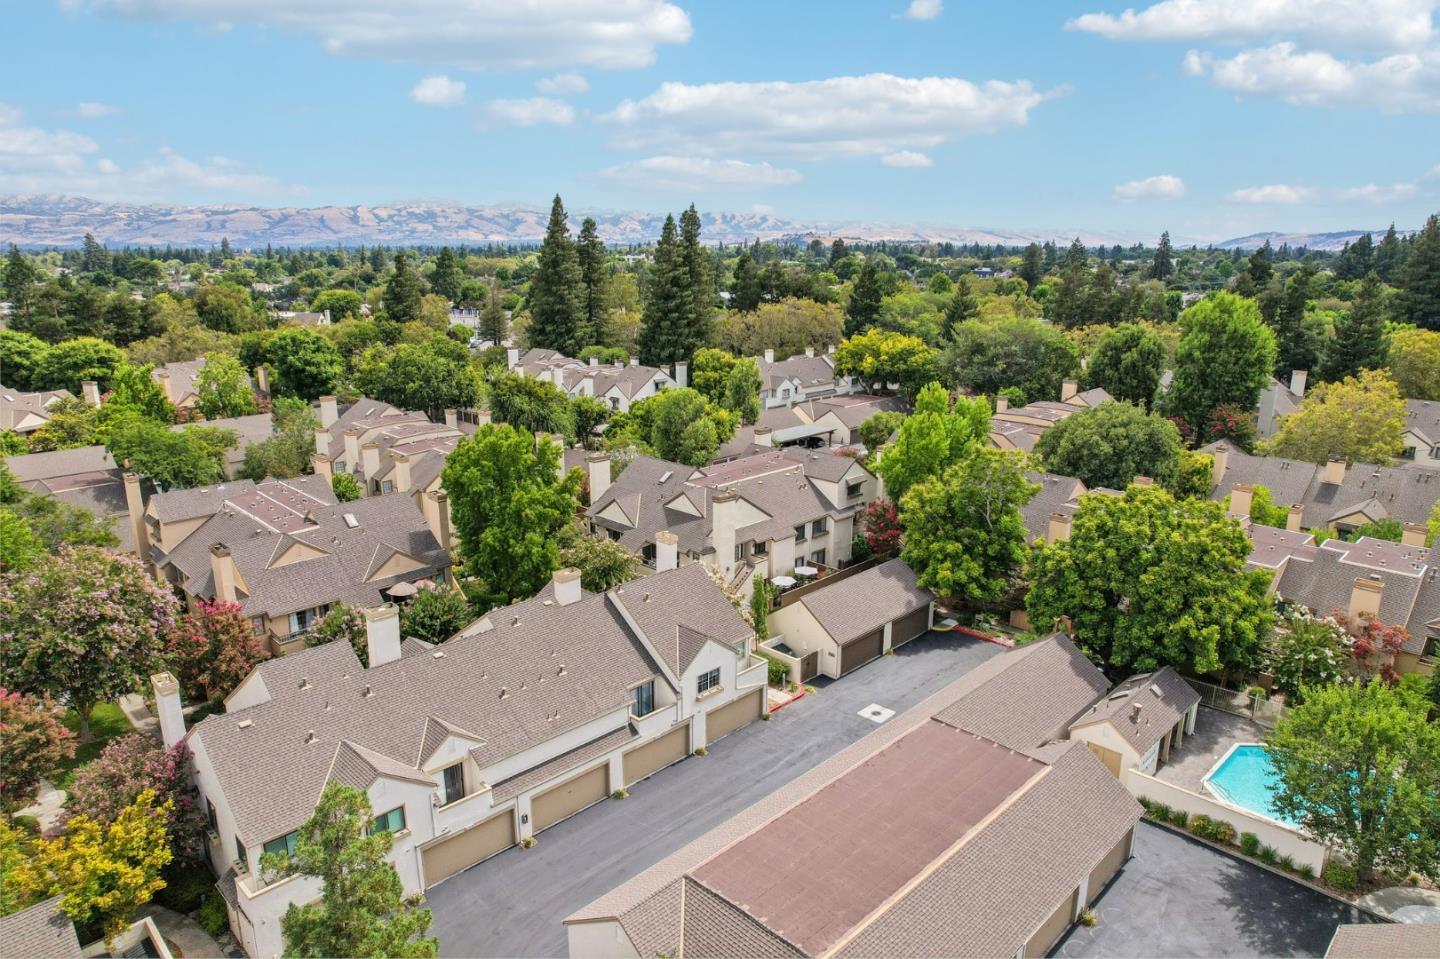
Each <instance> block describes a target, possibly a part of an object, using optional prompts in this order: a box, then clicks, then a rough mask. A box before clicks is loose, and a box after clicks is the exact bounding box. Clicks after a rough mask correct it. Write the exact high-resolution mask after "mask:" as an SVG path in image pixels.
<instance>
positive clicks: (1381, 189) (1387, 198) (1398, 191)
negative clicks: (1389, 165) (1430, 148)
mask: <svg viewBox="0 0 1440 959" xmlns="http://www.w3.org/2000/svg"><path fill="white" fill-rule="evenodd" d="M1418 189H1419V188H1418V187H1417V186H1416V185H1415V184H1413V183H1392V184H1391V185H1390V186H1378V185H1377V184H1374V183H1367V184H1365V185H1364V186H1356V187H1351V188H1350V189H1348V190H1341V191H1340V199H1342V200H1348V201H1352V202H1356V203H1375V204H1382V203H1395V202H1397V201H1399V200H1408V199H1410V198H1411V197H1412V196H1414V195H1415V194H1416V192H1417V191H1418Z"/></svg>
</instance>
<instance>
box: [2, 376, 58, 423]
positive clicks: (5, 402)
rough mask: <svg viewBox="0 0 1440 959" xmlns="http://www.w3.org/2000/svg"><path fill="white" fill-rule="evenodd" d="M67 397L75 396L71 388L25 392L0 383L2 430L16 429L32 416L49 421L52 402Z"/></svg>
mask: <svg viewBox="0 0 1440 959" xmlns="http://www.w3.org/2000/svg"><path fill="white" fill-rule="evenodd" d="M67 397H68V398H71V399H73V398H74V397H73V395H72V394H71V392H70V391H69V390H47V391H43V392H37V393H25V392H21V391H20V390H15V389H11V388H10V387H8V386H3V385H0V430H13V429H16V428H17V427H19V426H20V425H21V422H22V421H23V420H25V419H26V418H28V417H31V416H34V417H36V418H37V419H41V420H46V421H48V420H49V419H50V413H49V409H48V408H49V406H50V404H51V403H54V402H55V401H56V400H60V399H65V398H67ZM32 428H33V427H32Z"/></svg>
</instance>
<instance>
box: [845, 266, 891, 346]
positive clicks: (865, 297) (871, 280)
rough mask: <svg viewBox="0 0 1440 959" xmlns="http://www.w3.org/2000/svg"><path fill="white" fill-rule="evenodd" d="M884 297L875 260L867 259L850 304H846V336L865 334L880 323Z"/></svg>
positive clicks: (853, 290) (851, 295) (851, 293)
mask: <svg viewBox="0 0 1440 959" xmlns="http://www.w3.org/2000/svg"><path fill="white" fill-rule="evenodd" d="M883 299H884V295H883V293H882V291H881V289H880V275H879V273H878V272H877V271H876V269H875V260H874V259H873V258H871V257H866V258H865V265H864V266H863V267H861V268H860V275H859V276H857V277H856V278H855V285H854V286H853V287H851V289H850V302H849V303H847V304H845V335H846V336H854V335H856V334H857V333H864V332H865V331H866V330H868V329H870V327H872V326H874V325H875V324H876V323H878V322H880V303H881V301H882V300H883Z"/></svg>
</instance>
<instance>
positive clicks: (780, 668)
mask: <svg viewBox="0 0 1440 959" xmlns="http://www.w3.org/2000/svg"><path fill="white" fill-rule="evenodd" d="M755 652H756V654H757V655H758V656H759V657H760V658H761V659H763V660H765V663H766V667H765V673H766V679H767V681H768V682H769V683H770V685H771V686H774V687H775V688H776V689H784V688H785V683H786V682H788V681H789V679H790V667H789V666H787V665H786V664H785V663H782V662H781V661H780V660H778V659H776V658H775V657H774V656H771V655H769V654H768V653H766V652H765V650H763V649H756V650H755Z"/></svg>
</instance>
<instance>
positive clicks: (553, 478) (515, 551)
mask: <svg viewBox="0 0 1440 959" xmlns="http://www.w3.org/2000/svg"><path fill="white" fill-rule="evenodd" d="M667 392H668V391H667ZM662 395H664V394H662ZM560 456H561V451H560V449H559V447H557V446H556V445H555V444H554V443H549V442H542V443H539V444H538V445H537V444H536V442H535V438H534V437H533V436H532V435H530V434H529V433H528V432H521V431H520V430H517V429H515V428H514V427H512V426H509V425H507V424H503V423H490V424H486V425H485V426H482V427H480V429H479V430H477V431H476V432H475V434H474V435H473V436H469V437H466V438H465V439H463V440H461V441H460V444H459V445H458V446H457V447H456V448H455V451H454V452H453V453H451V454H450V456H449V458H448V459H447V460H446V462H445V469H444V471H443V472H442V474H441V477H442V482H443V483H444V486H445V489H446V490H447V491H448V492H449V494H450V503H451V507H452V512H453V514H454V520H455V530H456V533H458V535H459V538H460V554H461V557H462V559H463V562H464V566H465V570H466V572H467V573H469V574H470V575H471V576H474V577H475V578H476V579H478V580H479V583H480V587H481V596H482V597H483V599H484V600H485V601H486V602H487V603H489V604H490V606H499V605H505V604H507V603H510V602H513V601H515V600H517V599H524V598H526V597H529V596H533V595H534V594H535V593H537V592H539V590H540V588H541V587H543V586H544V585H545V583H546V581H547V580H548V579H549V577H550V574H551V573H553V572H554V571H555V569H556V568H557V566H558V564H559V546H558V544H557V541H556V537H557V534H558V533H559V532H560V530H561V529H563V528H564V526H565V524H566V523H568V522H570V520H571V517H572V516H574V514H575V506H576V498H577V496H578V494H579V490H580V474H579V471H578V470H572V471H570V472H568V473H566V474H565V476H564V477H563V478H562V477H559V476H557V470H558V468H559V465H560Z"/></svg>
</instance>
